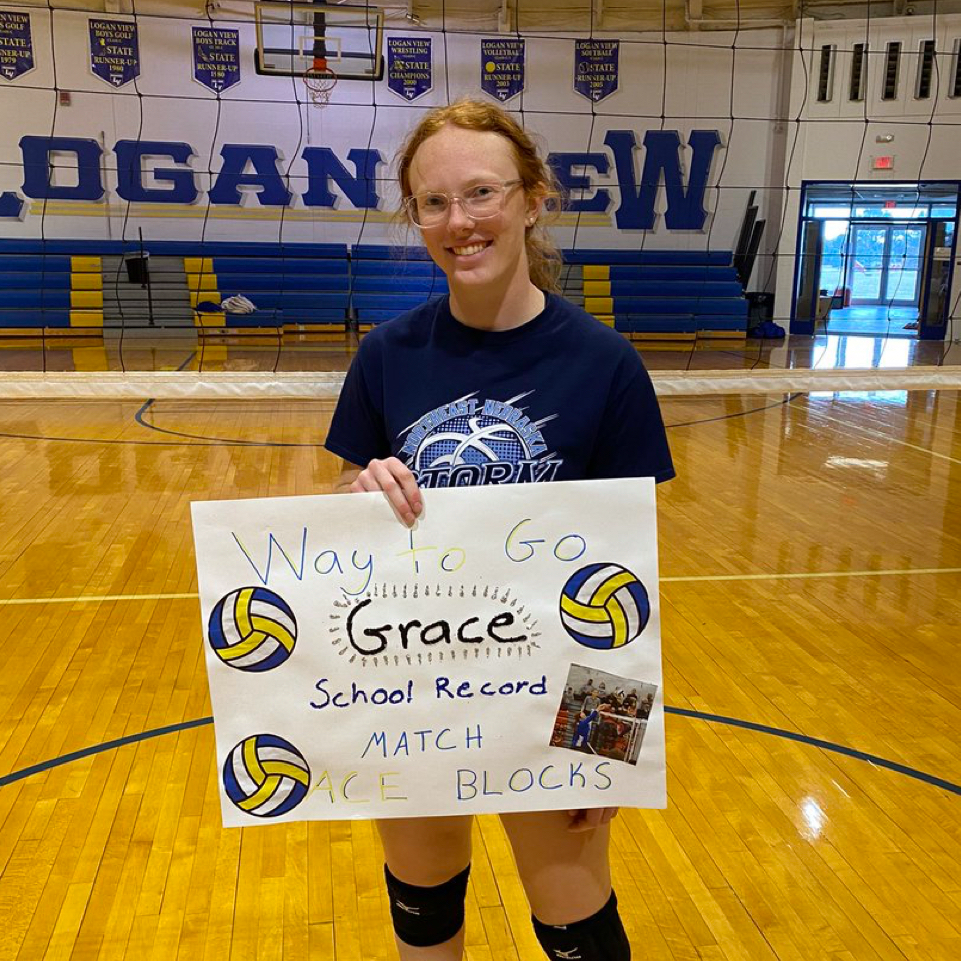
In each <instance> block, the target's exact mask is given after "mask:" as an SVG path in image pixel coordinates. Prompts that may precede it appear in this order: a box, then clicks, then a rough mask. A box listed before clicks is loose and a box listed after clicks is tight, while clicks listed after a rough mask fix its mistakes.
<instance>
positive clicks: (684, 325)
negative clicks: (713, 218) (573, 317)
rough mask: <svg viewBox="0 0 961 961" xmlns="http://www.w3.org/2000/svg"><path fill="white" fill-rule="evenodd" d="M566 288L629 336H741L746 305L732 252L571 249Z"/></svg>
mask: <svg viewBox="0 0 961 961" xmlns="http://www.w3.org/2000/svg"><path fill="white" fill-rule="evenodd" d="M564 260H565V264H566V265H567V266H566V267H565V270H564V274H563V278H562V279H564V281H565V289H564V292H565V294H566V295H567V296H569V297H570V298H571V299H572V300H577V299H578V295H580V296H583V304H584V309H585V310H587V312H588V313H590V314H593V315H594V316H595V317H597V318H598V319H599V320H602V321H603V322H605V323H607V324H608V325H609V326H613V327H614V329H615V330H619V331H621V332H622V333H624V334H627V335H636V334H667V335H671V334H675V335H688V336H689V335H692V334H696V333H698V332H712V333H714V334H715V335H724V334H725V333H726V334H728V335H731V334H733V335H735V336H736V335H738V334H743V333H744V331H746V329H747V318H748V304H747V300H746V299H745V297H744V290H743V288H742V286H741V283H740V281H739V280H738V279H737V274H736V272H735V269H734V267H733V266H732V264H731V261H732V255H731V253H730V251H710V252H708V251H669V250H649V251H637V250H572V251H566V252H565V254H564Z"/></svg>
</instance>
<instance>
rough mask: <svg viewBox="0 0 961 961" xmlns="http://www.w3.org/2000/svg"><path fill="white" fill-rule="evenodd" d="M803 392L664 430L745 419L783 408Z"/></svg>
mask: <svg viewBox="0 0 961 961" xmlns="http://www.w3.org/2000/svg"><path fill="white" fill-rule="evenodd" d="M804 393H805V391H803V390H799V391H797V392H796V393H794V394H788V395H787V396H785V397H784V398H783V399H782V400H778V401H775V402H774V403H773V404H765V405H764V406H763V407H752V408H751V409H750V410H739V411H735V412H734V413H733V414H721V416H720V417H703V418H701V419H700V420H686V421H683V422H681V423H678V424H665V425H664V429H665V430H671V428H673V427H693V426H695V425H696V424H712V423H714V421H717V420H731V418H733V417H747V415H748V414H759V413H761V411H763V410H773V409H774V408H775V407H784V406H785V405H786V404H790V403H791V401H793V400H797V399H798V397H802V396H803V395H804Z"/></svg>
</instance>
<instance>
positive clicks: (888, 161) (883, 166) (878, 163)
mask: <svg viewBox="0 0 961 961" xmlns="http://www.w3.org/2000/svg"><path fill="white" fill-rule="evenodd" d="M871 166H872V167H874V169H875V170H894V157H875V158H874V160H873V163H872V165H871Z"/></svg>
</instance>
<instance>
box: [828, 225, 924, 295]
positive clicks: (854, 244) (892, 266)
mask: <svg viewBox="0 0 961 961" xmlns="http://www.w3.org/2000/svg"><path fill="white" fill-rule="evenodd" d="M926 230H927V227H926V226H922V225H918V224H910V225H909V224H858V223H855V224H852V226H851V242H850V245H849V248H848V251H849V253H848V281H847V282H848V286H849V287H850V288H851V303H852V304H858V305H862V306H879V307H880V306H884V305H886V304H891V305H895V304H896V305H898V306H910V305H913V304H917V302H918V284H919V280H920V275H921V263H922V257H923V251H924V235H925V231H926Z"/></svg>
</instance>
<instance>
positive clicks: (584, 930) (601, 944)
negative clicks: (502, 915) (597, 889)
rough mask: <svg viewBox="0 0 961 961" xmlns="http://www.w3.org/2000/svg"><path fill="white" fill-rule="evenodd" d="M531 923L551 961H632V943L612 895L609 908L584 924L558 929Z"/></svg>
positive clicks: (563, 926)
mask: <svg viewBox="0 0 961 961" xmlns="http://www.w3.org/2000/svg"><path fill="white" fill-rule="evenodd" d="M531 920H532V921H533V922H534V934H536V935H537V940H538V941H540V943H541V947H542V948H543V949H544V951H545V953H546V954H547V956H548V957H549V958H550V959H551V961H631V943H630V942H629V941H628V940H627V933H626V932H625V930H624V925H623V924H621V916H620V915H619V914H618V913H617V897H616V895H615V894H614V892H613V891H611V897H610V899H609V900H608V902H607V904H605V905H604V907H603V908H601V910H600V911H598V912H597V914H594V915H592V916H591V917H589V918H585V919H584V920H583V921H575V922H573V923H572V924H564V925H559V924H544V923H543V922H542V921H538V920H537V918H531Z"/></svg>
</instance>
